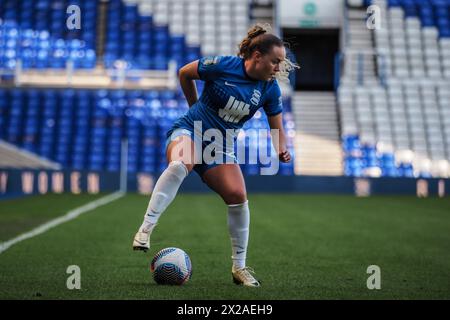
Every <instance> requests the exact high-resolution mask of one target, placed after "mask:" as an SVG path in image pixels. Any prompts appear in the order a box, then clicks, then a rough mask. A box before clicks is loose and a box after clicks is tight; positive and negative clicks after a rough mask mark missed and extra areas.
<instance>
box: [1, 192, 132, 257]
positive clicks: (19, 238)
mask: <svg viewBox="0 0 450 320" xmlns="http://www.w3.org/2000/svg"><path fill="white" fill-rule="evenodd" d="M124 195H125V193H124V192H122V191H117V192H114V193H111V194H109V195H107V196H104V197H102V198H100V199H97V200H94V201H92V202H89V203H87V204H85V205H83V206H81V207H78V208H75V209H73V210H70V211H69V212H67V213H66V214H65V215H64V216H62V217H58V218H56V219H53V220H50V221H49V222H46V223H44V224H42V225H40V226H39V227H37V228H34V229H33V230H31V231H29V232H27V233H24V234H21V235H19V236H17V237H15V238H13V239H11V240H8V241H6V242H3V243H0V254H2V253H3V252H4V251H6V250H8V249H9V248H10V247H12V246H13V245H15V244H17V243H19V242H21V241H24V240H27V239H30V238H32V237H35V236H37V235H40V234H42V233H44V232H46V231H48V230H50V229H51V228H54V227H56V226H58V225H60V224H62V223H64V222H67V221H70V220H72V219H75V218H76V217H78V216H80V215H81V214H83V213H86V212H88V211H91V210H94V209H96V208H98V207H100V206H103V205H105V204H108V203H110V202H113V201H115V200H117V199H119V198H121V197H123V196H124Z"/></svg>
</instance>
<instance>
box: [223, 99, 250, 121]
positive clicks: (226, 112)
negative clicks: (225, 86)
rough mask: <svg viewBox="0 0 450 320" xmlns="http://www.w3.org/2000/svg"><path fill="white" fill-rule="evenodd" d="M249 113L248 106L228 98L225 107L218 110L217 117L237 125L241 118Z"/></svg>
mask: <svg viewBox="0 0 450 320" xmlns="http://www.w3.org/2000/svg"><path fill="white" fill-rule="evenodd" d="M249 113H250V105H249V104H248V103H245V102H243V101H239V100H237V99H236V98H235V97H233V96H230V98H229V99H228V102H227V105H226V106H225V108H223V109H219V117H221V118H222V119H223V120H225V121H226V122H232V123H238V122H239V121H241V119H242V118H243V117H245V116H246V115H248V114H249Z"/></svg>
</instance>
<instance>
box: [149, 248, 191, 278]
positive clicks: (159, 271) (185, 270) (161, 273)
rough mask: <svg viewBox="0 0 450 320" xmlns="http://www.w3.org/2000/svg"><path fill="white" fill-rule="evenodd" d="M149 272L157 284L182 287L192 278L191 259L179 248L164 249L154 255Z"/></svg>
mask: <svg viewBox="0 0 450 320" xmlns="http://www.w3.org/2000/svg"><path fill="white" fill-rule="evenodd" d="M150 270H151V271H152V273H153V279H154V280H155V282H156V283H158V284H169V285H182V284H183V283H186V282H187V281H188V280H189V279H190V278H191V276H192V264H191V259H190V258H189V256H188V255H187V253H186V252H184V251H183V250H181V249H179V248H165V249H162V250H161V251H159V252H158V253H157V254H156V255H155V257H154V258H153V260H152V263H151V264H150Z"/></svg>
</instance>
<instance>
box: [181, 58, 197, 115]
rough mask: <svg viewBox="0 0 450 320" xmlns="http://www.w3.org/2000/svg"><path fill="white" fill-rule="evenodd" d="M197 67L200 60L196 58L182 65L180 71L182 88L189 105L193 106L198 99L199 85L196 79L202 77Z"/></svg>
mask: <svg viewBox="0 0 450 320" xmlns="http://www.w3.org/2000/svg"><path fill="white" fill-rule="evenodd" d="M197 69H198V60H195V61H192V62H191V63H188V64H187V65H185V66H184V67H182V68H181V69H180V71H179V72H178V77H179V79H180V85H181V89H182V90H183V93H184V96H185V97H186V101H187V103H188V104H189V107H191V106H192V105H193V104H194V103H196V102H197V100H198V93H197V86H196V85H195V81H194V80H199V79H200V76H199V74H198V71H197Z"/></svg>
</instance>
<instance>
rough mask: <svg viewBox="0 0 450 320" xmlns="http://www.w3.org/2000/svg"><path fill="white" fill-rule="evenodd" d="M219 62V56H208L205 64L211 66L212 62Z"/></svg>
mask: <svg viewBox="0 0 450 320" xmlns="http://www.w3.org/2000/svg"><path fill="white" fill-rule="evenodd" d="M217 62H219V57H208V58H205V60H204V61H203V65H205V66H209V65H212V64H217Z"/></svg>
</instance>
